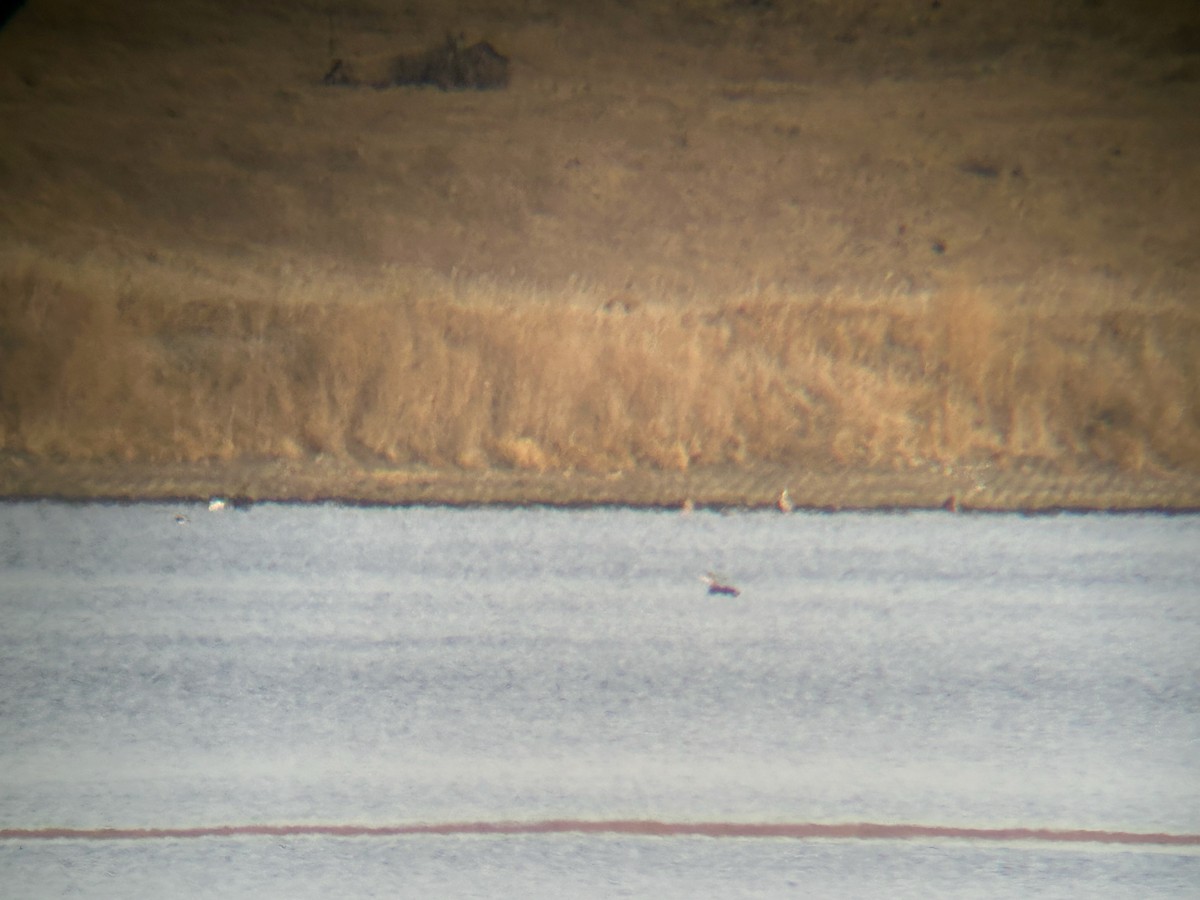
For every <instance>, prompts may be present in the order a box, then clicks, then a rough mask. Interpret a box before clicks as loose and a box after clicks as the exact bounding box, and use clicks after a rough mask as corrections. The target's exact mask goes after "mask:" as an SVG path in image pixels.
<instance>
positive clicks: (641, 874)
mask: <svg viewBox="0 0 1200 900" xmlns="http://www.w3.org/2000/svg"><path fill="white" fill-rule="evenodd" d="M175 511H176V508H174V507H168V506H163V505H152V504H146V505H136V506H101V505H96V506H63V505H54V504H32V503H30V504H9V505H3V506H0V828H8V829H13V828H49V827H66V828H78V829H94V828H106V827H120V828H138V827H140V828H151V829H153V828H179V827H184V828H186V827H191V826H210V825H224V824H232V825H245V824H258V823H274V824H306V823H312V824H335V825H336V824H340V823H353V824H359V825H397V824H401V825H402V824H408V823H445V822H473V821H487V822H496V821H519V822H529V821H538V820H543V819H572V820H660V821H670V822H698V821H699V822H716V821H730V822H818V823H844V822H882V823H907V822H914V823H922V824H928V825H935V826H945V827H954V826H964V827H983V828H1004V827H1013V826H1015V827H1033V828H1054V829H1095V830H1100V831H1117V832H1170V833H1190V834H1195V833H1200V774H1198V771H1200V770H1198V763H1200V591H1198V590H1197V585H1200V552H1197V551H1198V550H1200V518H1198V517H1193V516H1181V517H1160V516H1118V517H1111V516H1058V517H1044V518H1022V517H1017V516H974V515H963V516H952V515H948V514H943V513H910V514H888V515H882V514H875V515H871V514H861V515H859V514H840V515H836V516H830V515H792V516H786V517H785V516H780V515H766V514H762V513H759V514H737V515H730V516H720V515H715V514H710V513H696V514H694V515H692V516H688V517H685V516H681V515H679V514H668V513H646V512H633V511H627V510H597V511H576V512H560V511H550V510H466V511H461V510H460V511H455V510H446V509H407V510H391V509H346V508H339V507H334V506H323V507H294V506H269V505H268V506H259V507H255V508H253V509H251V510H249V511H245V512H242V511H226V512H221V513H209V512H207V511H205V510H203V509H202V508H200V507H192V508H185V509H184V511H185V512H187V514H188V515H189V517H190V520H191V521H190V523H189V524H186V525H182V526H180V525H176V524H175V522H174V518H173V515H174V512H175ZM708 569H716V570H718V571H721V572H723V573H724V574H725V575H727V576H728V577H729V578H730V579H731V580H732V581H734V582H735V583H736V584H737V585H738V586H739V587H740V588H741V589H742V591H743V593H742V596H741V597H740V598H738V599H737V600H730V599H727V598H710V597H709V596H707V595H706V594H705V593H704V586H703V585H702V584H701V583H700V582H699V580H698V579H697V576H698V575H699V574H701V573H703V572H704V571H706V570H708ZM214 879H215V880H214ZM0 882H4V883H6V884H9V885H16V886H20V887H21V889H20V890H18V891H17V895H20V896H30V897H35V896H59V895H62V894H65V893H69V892H71V891H72V890H76V891H79V892H81V893H83V894H85V895H87V896H114V897H115V896H122V897H133V896H168V895H170V896H186V895H205V894H214V893H219V894H220V895H222V896H293V897H300V896H314V897H316V896H321V897H331V896H339V895H341V896H371V895H373V894H379V895H387V896H397V895H403V896H503V895H510V896H517V895H525V896H529V895H541V894H547V895H561V896H566V895H571V896H620V895H629V896H643V895H655V896H668V897H671V896H679V897H685V896H687V897H692V896H705V895H707V896H777V895H787V894H790V893H795V892H797V891H800V892H804V893H808V894H810V895H819V896H831V897H864V896H889V897H897V896H936V895H939V894H940V895H943V896H945V895H953V896H1014V897H1018V896H1026V897H1027V896H1084V895H1087V896H1106V897H1125V896H1129V897H1133V896H1137V897H1156V896H1162V897H1185V896H1196V895H1197V894H1198V893H1200V851H1197V850H1196V848H1194V847H1184V848H1179V847H1145V846H1138V847H1111V846H1106V845H1098V844H1078V845H1061V844H1054V843H1046V842H1019V841H1016V842H1008V843H1004V842H1000V843H978V842H970V841H953V840H937V839H922V840H911V841H860V840H791V839H779V838H737V839H733V838H722V839H714V838H704V837H688V836H676V837H646V836H639V835H631V834H601V835H580V834H549V835H505V836H501V835H466V834H456V835H393V836H388V837H379V836H373V837H336V836H329V835H307V836H273V837H263V836H244V835H243V836H231V837H205V838H191V839H181V838H160V839H155V840H144V839H143V840H105V841H94V840H86V839H78V838H77V839H69V840H68V839H63V840H53V841H47V840H44V839H37V840H25V839H21V840H18V839H8V840H0ZM218 886H219V890H217V887H218Z"/></svg>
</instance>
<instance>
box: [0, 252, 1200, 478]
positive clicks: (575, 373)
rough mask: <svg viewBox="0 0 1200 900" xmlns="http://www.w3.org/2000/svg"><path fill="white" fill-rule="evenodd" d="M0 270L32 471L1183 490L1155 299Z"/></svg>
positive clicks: (55, 265)
mask: <svg viewBox="0 0 1200 900" xmlns="http://www.w3.org/2000/svg"><path fill="white" fill-rule="evenodd" d="M0 263H2V265H0V449H2V450H4V451H7V452H9V453H17V454H26V455H29V456H31V457H37V458H47V459H55V460H68V461H69V460H106V459H112V460H124V461H146V462H168V461H201V460H223V461H233V460H242V459H261V458H292V459H299V458H302V457H305V456H309V455H314V454H329V455H334V456H339V457H346V458H352V459H354V460H357V461H358V462H364V463H372V464H385V465H396V466H409V465H426V466H436V467H461V468H468V469H471V468H485V467H515V468H522V469H532V470H565V469H575V470H583V471H594V472H605V471H613V470H621V469H629V468H632V467H648V468H654V469H687V468H689V467H695V466H710V465H729V464H733V465H743V466H752V465H754V464H756V463H760V462H770V463H787V464H795V465H804V466H817V467H823V466H833V465H843V464H869V465H877V466H878V465H883V466H910V465H919V464H928V463H940V464H954V463H959V462H969V461H981V460H988V461H992V462H998V463H1000V464H1004V463H1006V462H1011V461H1014V460H1018V459H1036V460H1043V461H1046V462H1048V463H1052V464H1055V465H1059V466H1065V467H1072V466H1078V465H1083V464H1089V463H1095V462H1103V463H1111V464H1114V465H1116V466H1119V467H1122V468H1125V469H1129V470H1141V469H1144V468H1146V467H1163V468H1173V469H1186V470H1192V471H1195V470H1197V469H1200V362H1197V354H1196V353H1195V349H1196V347H1198V346H1200V314H1197V312H1196V311H1195V310H1193V309H1190V308H1188V307H1185V306H1183V305H1181V304H1177V303H1175V304H1173V303H1165V304H1162V305H1159V306H1155V307H1144V308H1138V307H1136V306H1128V307H1123V308H1118V307H1110V308H1103V309H1094V310H1075V311H1071V312H1066V311H1063V308H1062V307H1061V306H1056V305H1054V304H1049V305H1045V306H1042V305H1038V304H1032V305H1031V304H1016V303H1001V302H999V301H998V300H997V299H996V298H994V297H989V296H987V295H985V294H983V293H981V292H979V291H977V290H972V289H971V288H970V287H966V286H964V287H958V288H953V289H948V290H945V291H942V292H941V293H938V294H936V295H933V296H927V297H916V298H911V297H904V296H899V295H898V296H895V297H884V298H875V299H871V298H863V297H857V296H843V297H808V296H804V297H797V296H786V295H777V294H774V293H772V292H769V291H759V292H756V293H754V294H752V295H748V296H744V297H739V298H734V299H732V300H729V301H727V302H722V303H716V302H708V301H702V300H697V301H696V302H695V303H694V304H690V305H689V304H680V303H678V302H676V303H671V304H661V305H660V304H656V303H654V302H644V303H641V304H640V305H634V304H622V303H615V304H614V303H607V302H605V300H606V298H605V297H603V296H602V295H600V294H598V293H597V292H593V291H589V290H586V289H584V288H577V289H575V290H573V291H572V292H571V294H570V296H566V297H562V296H559V297H547V296H538V295H537V294H536V292H532V291H526V292H519V293H517V292H512V291H506V290H504V289H502V288H500V287H498V286H496V285H488V284H482V283H454V282H449V281H434V280H429V279H426V280H425V281H424V282H422V281H420V280H419V279H413V278H409V277H407V276H406V275H405V274H404V273H400V275H398V276H397V277H395V278H393V279H392V280H391V281H390V282H388V281H380V282H376V283H372V284H364V283H363V282H362V281H361V280H355V279H351V278H349V277H347V278H343V279H338V278H335V277H333V276H328V275H324V276H317V275H310V276H305V277H301V276H300V275H297V276H294V277H293V278H292V279H291V281H290V282H289V283H288V284H287V285H286V286H285V287H284V288H282V289H281V288H279V287H276V286H273V285H272V283H271V282H268V281H267V280H265V279H264V280H261V281H256V280H255V279H253V278H251V277H249V276H247V277H245V278H244V280H243V281H241V282H238V283H231V282H222V281H221V280H219V279H217V278H215V277H211V276H209V275H206V274H205V273H204V271H203V270H201V269H198V268H195V267H192V268H190V269H182V268H180V267H178V266H176V267H169V266H161V265H160V266H157V267H154V266H151V267H145V266H142V267H140V268H139V269H138V271H137V273H136V277H135V275H132V274H130V273H129V271H128V266H125V265H124V264H114V263H112V262H111V261H101V260H86V259H85V260H80V261H76V262H73V263H63V262H61V261H56V260H51V259H48V258H43V257H42V256H40V255H39V254H38V253H36V252H34V251H29V250H21V251H13V252H9V253H8V255H7V256H6V257H5V259H3V260H0ZM123 272H124V274H122V273H123ZM1056 310H1057V311H1056Z"/></svg>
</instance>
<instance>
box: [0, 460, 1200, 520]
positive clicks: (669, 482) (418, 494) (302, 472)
mask: <svg viewBox="0 0 1200 900" xmlns="http://www.w3.org/2000/svg"><path fill="white" fill-rule="evenodd" d="M784 489H786V490H787V492H788V497H789V499H790V501H791V505H792V507H793V508H794V509H796V510H800V511H821V512H838V511H847V512H848V511H897V510H919V509H928V510H933V509H944V510H947V511H951V512H1018V513H1027V514H1048V513H1058V512H1162V513H1194V512H1197V511H1200V475H1192V474H1187V473H1177V472H1175V473H1163V472H1158V473H1153V474H1149V473H1144V472H1143V473H1131V472H1122V471H1119V470H1113V469H1100V468H1094V469H1087V470H1080V471H1075V472H1069V473H1066V472H1061V471H1051V470H1047V469H1045V468H1044V467H1041V468H1037V467H1033V466H1028V467H1012V468H1008V469H1001V468H999V467H996V466H991V465H975V466H969V467H968V466H958V467H946V468H940V469H939V468H932V467H931V468H913V469H902V470H893V469H864V468H842V469H827V470H821V471H818V470H812V469H803V468H801V467H785V466H766V465H759V466H755V467H752V468H735V467H712V468H702V469H693V470H690V471H682V472H663V471H654V470H636V469H635V470H626V471H621V472H613V473H608V474H594V473H583V472H536V471H522V470H501V469H485V470H459V469H433V468H416V467H404V468H396V467H380V466H360V465H356V464H354V463H351V462H347V461H345V460H333V459H315V460H305V461H302V462H297V461H254V462H236V463H214V464H164V465H145V464H132V463H119V464H111V463H109V464H99V463H89V464H81V463H47V462H34V461H29V460H7V461H0V502H15V501H35V500H55V501H61V502H84V503H87V502H98V503H104V502H115V503H136V502H177V503H182V502H203V501H207V500H208V499H210V498H212V497H221V498H223V499H225V500H227V501H228V502H230V504H231V505H235V506H236V505H249V504H254V503H339V504H344V505H357V506H461V507H480V506H485V507H486V506H494V507H523V506H546V507H560V508H592V507H629V508H645V509H717V510H730V509H743V510H754V509H772V508H777V506H778V503H779V498H780V494H781V492H782V491H783V490H784Z"/></svg>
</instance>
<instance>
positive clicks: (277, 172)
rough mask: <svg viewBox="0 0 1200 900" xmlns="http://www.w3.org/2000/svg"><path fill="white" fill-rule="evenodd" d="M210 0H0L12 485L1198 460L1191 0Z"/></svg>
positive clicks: (4, 341) (764, 488) (1070, 492)
mask: <svg viewBox="0 0 1200 900" xmlns="http://www.w3.org/2000/svg"><path fill="white" fill-rule="evenodd" d="M231 10H232V7H227V5H226V4H224V3H222V2H221V0H191V2H188V3H186V4H183V5H182V6H181V5H173V6H172V7H170V8H167V7H163V6H161V5H159V4H153V3H145V4H138V3H133V4H130V3H117V2H101V3H86V4H85V3H81V2H77V0H46V2H42V3H38V4H30V5H28V6H27V7H26V8H24V9H22V10H21V11H20V12H18V13H17V14H16V15H15V16H14V17H13V19H12V20H11V21H10V22H9V23H8V25H7V26H6V27H5V28H4V30H3V32H0V112H2V113H3V115H4V118H5V121H6V122H7V123H9V128H8V131H7V136H6V138H5V140H4V142H3V143H0V201H3V202H0V225H2V230H0V454H3V459H2V461H0V496H16V495H28V494H55V495H61V496H72V497H101V496H106V497H116V496H121V497H133V496H147V497H151V496H155V497H162V496H197V497H200V496H207V495H210V494H217V493H219V494H231V493H237V494H244V495H246V496H248V497H253V498H267V497H271V498H279V499H282V498H296V499H300V498H312V497H339V498H344V499H357V500H378V501H386V502H435V501H436V502H470V503H475V502H522V501H530V502H560V503H587V502H628V503H638V504H643V503H644V504H663V505H673V504H676V503H682V502H683V501H684V500H685V499H688V498H690V499H692V500H693V501H694V502H697V503H714V504H726V503H732V504H747V505H760V504H765V503H770V502H773V499H774V497H775V496H776V495H777V494H778V492H779V491H780V490H781V489H782V487H783V486H785V485H786V486H788V488H789V491H790V493H791V495H792V496H793V498H794V499H795V500H796V501H797V502H798V503H800V504H804V505H812V506H818V507H859V506H876V505H883V506H895V505H905V506H907V505H916V506H936V505H940V504H941V503H943V502H945V501H946V500H947V499H949V498H950V497H954V498H955V500H956V502H957V503H958V504H960V505H968V506H970V505H975V506H981V507H989V508H992V507H994V508H1053V507H1060V506H1072V507H1074V506H1087V507H1102V508H1107V507H1115V508H1130V507H1171V508H1175V507H1179V506H1193V505H1196V503H1195V498H1196V491H1195V487H1194V482H1195V480H1196V479H1197V478H1198V477H1200V250H1198V249H1197V244H1196V240H1195V236H1196V235H1197V234H1200V211H1198V208H1197V207H1196V205H1195V203H1194V202H1193V201H1192V199H1191V198H1193V197H1196V196H1200V158H1197V156H1196V153H1195V147H1196V146H1200V37H1198V35H1200V14H1198V13H1197V12H1196V9H1195V5H1194V4H1191V3H1174V2H1166V0H1160V2H1155V3H1151V4H1150V5H1149V6H1143V7H1141V8H1139V9H1138V10H1136V11H1127V10H1126V9H1125V6H1124V5H1123V4H1116V3H1103V2H1100V3H1081V4H1068V5H1066V6H1062V5H1059V6H1055V7H1053V8H1047V9H1046V10H1039V11H1031V10H1028V9H1017V8H1015V7H1013V5H1012V4H1006V3H1001V2H988V3H977V4H970V5H966V6H962V5H959V4H949V3H944V4H938V3H934V4H930V3H927V2H921V3H918V2H907V0H890V2H867V0H863V2H852V3H844V4H836V5H830V4H824V3H805V2H797V3H783V2H777V3H772V2H768V3H758V2H755V3H741V2H709V0H674V2H669V0H661V2H653V3H649V4H642V5H639V6H638V7H637V8H636V9H635V8H631V7H630V6H629V5H628V4H622V3H616V2H613V3H608V2H603V0H602V2H599V3H596V4H590V5H589V6H588V7H587V8H586V9H585V8H578V9H576V8H566V7H563V8H560V7H557V6H555V5H552V4H527V3H521V4H517V3H508V2H503V0H494V2H484V3H472V4H454V3H451V4H446V3H437V4H435V3H432V2H430V3H420V2H418V3H410V4H405V5H404V6H403V7H397V6H395V5H394V4H387V3H371V2H366V3H355V4H341V3H334V4H330V5H327V6H321V7H319V8H318V7H316V6H314V7H311V8H310V7H302V8H296V7H295V6H294V5H292V4H282V3H280V4H274V3H265V4H256V5H255V6H254V8H253V9H252V10H246V9H242V8H241V7H238V8H237V10H236V13H235V12H232V11H231ZM448 34H450V35H451V37H450V38H449V39H448V38H447V35H448ZM483 45H486V46H487V47H489V48H494V49H492V50H489V52H492V53H495V54H497V59H499V54H503V58H504V60H505V68H504V78H503V79H500V78H492V79H489V80H488V82H487V84H488V87H489V89H488V90H486V91H479V90H472V89H469V85H470V84H471V81H470V80H467V81H466V82H465V84H466V85H467V86H468V89H462V90H457V89H454V88H455V87H456V86H459V82H458V81H456V80H454V79H451V80H448V81H447V80H446V79H441V80H439V79H436V78H434V79H432V80H431V85H432V86H424V87H421V86H412V85H409V84H405V83H403V82H404V79H400V80H399V81H398V80H397V79H396V78H395V77H394V75H395V72H396V71H397V69H396V67H397V65H398V62H397V61H398V60H399V61H401V62H403V61H404V60H414V59H417V60H427V59H428V52H429V48H438V47H441V48H445V47H447V46H451V47H454V48H458V47H462V48H464V50H463V52H464V53H465V52H466V50H469V49H470V48H471V47H476V46H483ZM334 57H336V58H339V59H342V60H343V65H342V68H339V69H338V70H337V71H339V72H342V71H349V72H353V73H355V74H354V77H353V78H350V77H346V78H337V79H332V80H331V81H332V82H335V83H329V84H327V83H326V81H327V80H330V79H325V78H324V77H323V76H324V75H325V74H327V73H329V72H331V71H333V69H332V68H331V65H330V64H331V60H332V59H333V58H334ZM456 58H457V57H456ZM388 73H392V75H391V76H389V75H388ZM355 85H360V86H355ZM369 85H377V86H382V89H377V88H376V87H371V86H369ZM443 87H444V88H448V89H442V88H443ZM980 473H983V474H982V475H981V474H980Z"/></svg>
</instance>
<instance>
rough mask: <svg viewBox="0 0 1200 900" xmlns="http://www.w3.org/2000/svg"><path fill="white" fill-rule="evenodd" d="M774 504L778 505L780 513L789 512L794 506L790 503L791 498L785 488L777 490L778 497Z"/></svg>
mask: <svg viewBox="0 0 1200 900" xmlns="http://www.w3.org/2000/svg"><path fill="white" fill-rule="evenodd" d="M775 505H776V506H778V507H779V511H780V512H781V513H790V512H791V511H792V510H793V509H795V508H796V505H795V504H794V503H792V498H791V497H789V496H788V490H787V488H784V489H783V490H782V491H780V492H779V499H778V500H777V501H775Z"/></svg>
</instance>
